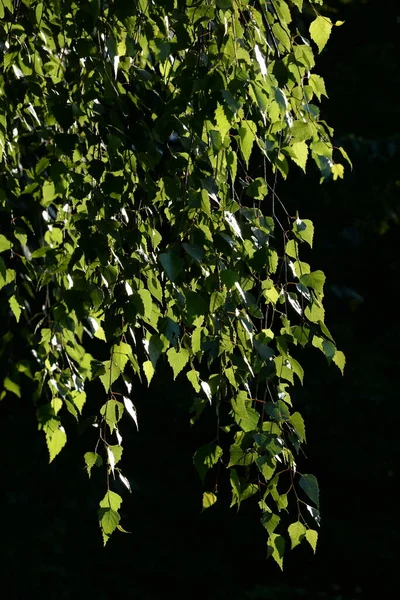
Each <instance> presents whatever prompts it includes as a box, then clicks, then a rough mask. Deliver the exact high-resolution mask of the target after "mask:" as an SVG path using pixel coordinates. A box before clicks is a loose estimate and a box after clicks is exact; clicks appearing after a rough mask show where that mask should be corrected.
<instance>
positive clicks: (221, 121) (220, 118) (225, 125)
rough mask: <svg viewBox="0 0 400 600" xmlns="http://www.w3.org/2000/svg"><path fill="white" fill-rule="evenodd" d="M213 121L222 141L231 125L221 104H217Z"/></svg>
mask: <svg viewBox="0 0 400 600" xmlns="http://www.w3.org/2000/svg"><path fill="white" fill-rule="evenodd" d="M215 122H216V124H217V128H218V131H219V132H220V134H221V138H222V141H223V140H224V138H225V136H226V134H227V133H228V132H229V130H230V128H231V125H230V122H229V121H228V119H227V116H226V112H225V107H224V106H222V105H221V104H218V105H217V109H216V111H215Z"/></svg>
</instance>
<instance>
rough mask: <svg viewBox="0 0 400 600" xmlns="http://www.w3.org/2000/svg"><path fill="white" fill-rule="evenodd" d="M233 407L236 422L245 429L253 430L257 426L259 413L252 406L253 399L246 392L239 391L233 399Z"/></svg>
mask: <svg viewBox="0 0 400 600" xmlns="http://www.w3.org/2000/svg"><path fill="white" fill-rule="evenodd" d="M231 403H232V409H233V414H234V417H235V421H236V423H237V424H238V425H239V427H240V428H241V429H242V430H243V431H253V430H254V429H256V428H257V425H258V421H259V418H260V415H259V413H258V412H257V411H256V410H254V409H253V408H251V406H250V405H251V401H250V400H249V398H248V396H247V393H246V392H239V393H238V394H237V396H235V397H234V398H233V399H232V401H231Z"/></svg>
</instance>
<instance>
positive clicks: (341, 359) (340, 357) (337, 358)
mask: <svg viewBox="0 0 400 600" xmlns="http://www.w3.org/2000/svg"><path fill="white" fill-rule="evenodd" d="M333 362H334V363H335V365H336V366H337V367H338V368H339V369H340V372H341V373H342V375H343V373H344V367H345V365H346V357H345V355H344V354H343V352H342V351H341V350H337V351H336V352H335V355H334V357H333Z"/></svg>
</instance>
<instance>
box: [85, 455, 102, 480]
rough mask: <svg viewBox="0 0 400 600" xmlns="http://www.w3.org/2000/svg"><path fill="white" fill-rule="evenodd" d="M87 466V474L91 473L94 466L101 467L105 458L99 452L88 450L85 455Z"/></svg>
mask: <svg viewBox="0 0 400 600" xmlns="http://www.w3.org/2000/svg"><path fill="white" fill-rule="evenodd" d="M83 458H84V460H85V466H86V471H87V474H88V475H89V477H90V475H91V473H92V468H93V467H101V466H102V464H103V459H102V458H101V456H100V455H99V454H97V452H86V454H85V455H84V457H83Z"/></svg>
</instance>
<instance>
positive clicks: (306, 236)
mask: <svg viewBox="0 0 400 600" xmlns="http://www.w3.org/2000/svg"><path fill="white" fill-rule="evenodd" d="M293 232H294V234H295V236H296V237H297V238H298V239H299V240H302V241H303V242H307V244H309V246H310V248H312V245H313V238H314V225H313V224H312V221H310V220H309V219H303V220H301V219H296V221H295V222H294V225H293Z"/></svg>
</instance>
